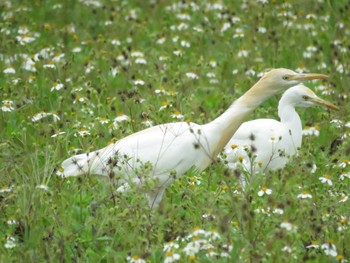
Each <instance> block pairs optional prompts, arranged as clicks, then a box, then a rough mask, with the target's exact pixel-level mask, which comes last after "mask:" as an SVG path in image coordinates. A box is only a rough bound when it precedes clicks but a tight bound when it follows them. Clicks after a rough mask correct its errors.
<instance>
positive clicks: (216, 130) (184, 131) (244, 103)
mask: <svg viewBox="0 0 350 263" xmlns="http://www.w3.org/2000/svg"><path fill="white" fill-rule="evenodd" d="M327 77H328V76H326V75H323V74H298V73H296V72H294V71H292V70H289V69H282V68H281V69H273V70H271V71H269V72H267V73H266V74H265V75H264V76H263V77H262V78H261V79H260V80H259V81H258V82H257V83H256V84H255V85H254V86H253V87H252V88H251V89H249V90H248V91H247V92H246V93H245V94H244V95H243V96H241V97H240V98H239V99H237V100H236V101H235V102H234V103H233V104H232V105H231V106H230V107H229V109H227V110H226V111H225V112H224V113H223V114H222V115H220V116H219V117H217V118H216V119H214V120H213V121H212V122H210V123H207V124H204V125H198V124H196V123H192V122H174V123H167V124H161V125H158V126H154V127H151V128H148V129H145V130H142V131H139V132H137V133H134V134H131V135H129V136H127V137H125V138H123V139H121V140H119V141H117V142H116V143H114V144H111V145H108V146H107V147H105V148H103V149H100V150H97V151H94V152H90V153H84V154H78V155H75V156H73V157H71V158H69V159H67V160H65V161H64V162H63V163H62V169H60V172H59V173H58V174H59V175H61V176H64V177H67V176H78V175H83V174H87V175H89V174H93V175H101V176H106V177H107V178H110V179H111V181H112V182H113V183H116V184H117V186H118V189H117V190H118V191H125V190H127V189H129V188H130V187H138V188H137V189H140V191H141V189H142V192H143V193H145V195H146V197H147V199H148V203H149V206H150V207H151V208H154V207H157V206H158V204H159V202H160V201H161V199H162V196H163V194H164V191H165V189H166V187H167V186H168V185H170V184H171V183H172V182H173V181H174V180H175V179H176V178H178V177H180V176H182V175H183V174H184V173H185V172H186V171H188V170H189V169H191V168H194V169H195V170H196V171H197V172H200V171H202V170H204V169H205V168H206V167H208V166H209V165H210V163H211V162H212V161H213V160H215V159H216V158H217V155H218V154H219V153H220V152H221V151H222V149H223V148H224V147H225V145H226V144H227V142H228V141H229V140H230V139H231V137H232V135H233V134H234V133H235V131H236V130H237V129H238V128H239V126H240V125H241V124H242V123H243V121H244V119H245V118H246V117H247V116H248V115H249V114H250V113H251V112H252V111H253V110H254V109H255V108H256V107H258V106H259V105H260V104H261V103H262V102H263V101H265V100H266V99H268V98H269V97H271V96H272V95H274V94H276V93H277V92H279V91H281V90H285V89H287V88H289V87H292V86H295V85H297V84H299V83H301V82H304V81H307V80H313V79H325V78H327ZM150 179H152V180H150ZM150 182H151V183H150ZM141 187H142V188H141Z"/></svg>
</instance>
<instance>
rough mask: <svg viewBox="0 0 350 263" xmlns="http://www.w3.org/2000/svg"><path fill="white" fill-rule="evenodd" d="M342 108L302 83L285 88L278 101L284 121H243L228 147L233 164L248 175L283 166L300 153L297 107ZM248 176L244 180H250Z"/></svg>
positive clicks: (300, 131) (227, 158)
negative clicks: (291, 157)
mask: <svg viewBox="0 0 350 263" xmlns="http://www.w3.org/2000/svg"><path fill="white" fill-rule="evenodd" d="M311 106H323V107H327V108H329V109H333V110H337V109H338V108H337V107H336V106H335V105H333V104H332V103H330V102H328V101H325V100H323V99H321V98H319V97H317V96H316V94H315V93H314V92H313V91H312V90H310V89H309V88H307V87H305V86H304V85H302V84H299V85H297V86H294V87H292V88H290V89H288V90H287V91H286V92H284V94H283V96H282V98H281V100H280V101H279V104H278V116H279V118H280V121H277V120H273V119H258V120H252V121H248V122H245V123H243V124H242V125H241V126H240V127H239V129H238V130H237V131H236V133H235V134H234V135H233V137H232V138H231V140H230V141H229V142H228V144H227V145H226V146H225V148H224V151H223V152H224V153H225V155H226V161H227V164H228V166H229V167H230V168H232V169H237V167H239V166H240V167H242V168H243V170H245V171H246V172H247V173H248V175H253V174H255V173H259V172H260V173H263V172H265V171H267V170H277V169H281V168H283V167H284V166H285V165H286V163H287V162H288V159H289V157H290V156H291V155H294V154H296V153H297V150H298V148H299V147H300V146H301V141H302V124H301V120H300V117H299V115H298V113H297V112H296V111H295V107H311ZM246 179H249V177H248V178H246V177H245V176H242V178H241V183H242V185H243V186H245V184H246V182H245V181H246Z"/></svg>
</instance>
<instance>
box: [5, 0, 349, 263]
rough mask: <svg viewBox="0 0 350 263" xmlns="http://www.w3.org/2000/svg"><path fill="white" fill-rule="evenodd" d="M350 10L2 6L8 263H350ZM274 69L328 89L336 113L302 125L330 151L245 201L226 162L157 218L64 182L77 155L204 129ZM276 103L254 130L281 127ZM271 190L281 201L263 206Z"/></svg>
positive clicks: (270, 3) (311, 150)
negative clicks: (67, 163) (196, 126)
mask: <svg viewBox="0 0 350 263" xmlns="http://www.w3.org/2000/svg"><path fill="white" fill-rule="evenodd" d="M349 8H350V2H349V1H341V0H339V1H335V0H334V1H332V0H329V1H328V0H312V1H311V0H310V1H302V0H297V1H288V2H284V1H278V0H275V1H274V0H260V1H252V0H247V1H209V0H206V1H192V2H190V1H166V0H148V1H122V0H114V1H104V0H95V1H94V0H79V1H69V0H66V1H58V0H46V1H39V0H32V1H10V0H4V1H2V2H1V3H0V10H1V11H0V103H2V104H1V111H0V138H1V140H0V262H140V263H141V262H163V261H164V262H173V261H176V260H177V261H178V262H347V259H348V260H349V259H350V245H349V244H350V221H349V220H350V205H349V202H350V201H349V200H348V195H349V194H350V193H349V191H350V188H349V187H350V161H349V159H350V157H349V155H350V141H349V136H350V117H349V109H350V102H349V96H348V89H349V62H350V55H349V50H350V42H349V37H350V23H349V16H348V14H349ZM276 67H285V68H290V69H292V70H295V71H299V72H302V71H304V72H315V73H316V72H317V73H324V74H329V75H330V76H331V77H330V79H329V80H328V81H326V82H321V81H316V82H312V83H307V84H306V85H307V86H308V87H310V88H312V89H313V90H314V91H315V92H316V93H317V94H318V95H319V96H321V97H322V98H324V99H327V100H329V101H331V102H333V103H334V104H336V105H338V106H339V107H340V108H341V110H340V111H339V112H329V111H327V110H324V109H321V108H312V109H309V110H307V111H303V110H302V109H301V110H299V112H300V115H301V118H302V120H303V123H304V125H305V126H309V127H311V128H310V129H311V131H312V129H315V130H317V131H319V135H318V136H317V135H309V136H305V137H304V139H303V146H302V149H301V150H300V155H299V156H296V157H294V158H293V159H292V160H291V162H290V163H289V164H288V165H287V167H286V168H285V169H283V170H282V171H278V172H271V173H269V174H268V175H266V176H260V177H258V178H256V179H255V180H254V181H253V182H252V184H251V185H250V186H249V188H248V190H247V192H246V193H242V191H241V189H240V186H239V185H238V177H237V175H236V174H235V173H234V172H233V171H230V170H228V169H227V168H226V167H225V165H224V164H223V163H222V162H218V163H215V164H213V165H212V166H210V167H209V168H208V169H206V170H205V171H204V172H202V173H201V174H195V173H194V172H188V173H187V174H186V175H185V176H183V177H182V178H181V179H179V180H178V181H176V182H175V183H174V184H172V185H171V187H169V188H168V189H167V192H166V196H165V198H164V199H163V202H162V205H161V207H160V209H159V210H156V211H151V210H150V209H149V208H148V206H147V201H146V199H145V198H144V197H143V195H141V194H140V193H138V192H137V191H136V190H132V191H130V192H128V193H123V194H120V193H117V192H116V191H115V187H113V186H112V185H109V184H106V183H105V182H103V181H101V180H99V179H98V178H96V177H92V176H91V177H89V176H83V177H80V178H67V179H63V178H60V177H58V176H57V175H56V173H55V169H56V168H57V167H59V165H60V163H61V162H62V161H63V160H64V159H66V158H68V157H69V156H71V155H73V154H74V153H80V152H88V151H91V150H95V149H99V148H102V147H104V146H106V145H107V144H108V143H109V142H112V141H115V140H118V139H120V138H122V137H125V136H127V135H129V134H132V133H134V132H136V131H139V130H141V129H144V128H146V127H148V126H150V125H156V124H161V123H166V122H172V121H176V120H178V119H184V120H191V121H194V122H196V123H200V124H201V123H206V122H208V121H210V120H212V119H213V118H215V117H216V116H218V115H219V114H220V113H222V112H223V111H224V110H225V109H226V108H227V107H228V106H229V105H230V103H231V102H232V101H233V100H234V99H236V98H238V97H239V96H240V95H242V94H243V93H244V92H245V91H246V90H247V89H248V88H249V87H251V86H252V85H253V84H254V83H255V82H256V81H257V80H258V79H259V76H260V74H261V73H262V72H265V71H267V70H268V69H271V68H276ZM278 99H279V97H277V96H276V97H274V98H271V99H270V100H269V101H267V102H266V103H264V104H263V105H262V106H261V107H260V108H258V109H257V110H256V111H255V112H254V114H253V115H252V116H251V119H254V118H261V117H264V118H277V111H276V109H277V103H278ZM310 129H309V130H310ZM315 169H316V170H315ZM321 177H323V178H326V179H327V180H325V181H326V183H322V182H321V180H320V178H321ZM330 182H331V183H330ZM262 186H266V187H268V188H269V189H271V190H272V193H271V195H263V196H261V197H260V196H258V191H259V190H260V187H262Z"/></svg>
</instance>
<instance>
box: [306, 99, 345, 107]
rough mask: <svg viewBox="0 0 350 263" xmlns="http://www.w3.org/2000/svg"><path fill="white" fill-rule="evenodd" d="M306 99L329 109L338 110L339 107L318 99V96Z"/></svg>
mask: <svg viewBox="0 0 350 263" xmlns="http://www.w3.org/2000/svg"><path fill="white" fill-rule="evenodd" d="M308 101H311V102H313V103H315V104H317V105H319V106H322V107H326V108H328V109H331V110H339V108H338V107H337V106H335V105H334V104H332V103H330V102H328V101H326V100H323V99H320V98H318V97H313V98H308Z"/></svg>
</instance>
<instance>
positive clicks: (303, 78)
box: [289, 73, 329, 81]
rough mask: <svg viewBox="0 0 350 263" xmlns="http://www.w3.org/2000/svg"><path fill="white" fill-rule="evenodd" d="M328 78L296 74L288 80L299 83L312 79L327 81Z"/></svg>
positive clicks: (321, 75)
mask: <svg viewBox="0 0 350 263" xmlns="http://www.w3.org/2000/svg"><path fill="white" fill-rule="evenodd" d="M328 77H329V76H328V75H324V74H314V73H310V74H297V75H294V76H291V77H290V78H289V79H290V80H299V81H307V80H313V79H327V78H328Z"/></svg>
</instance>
